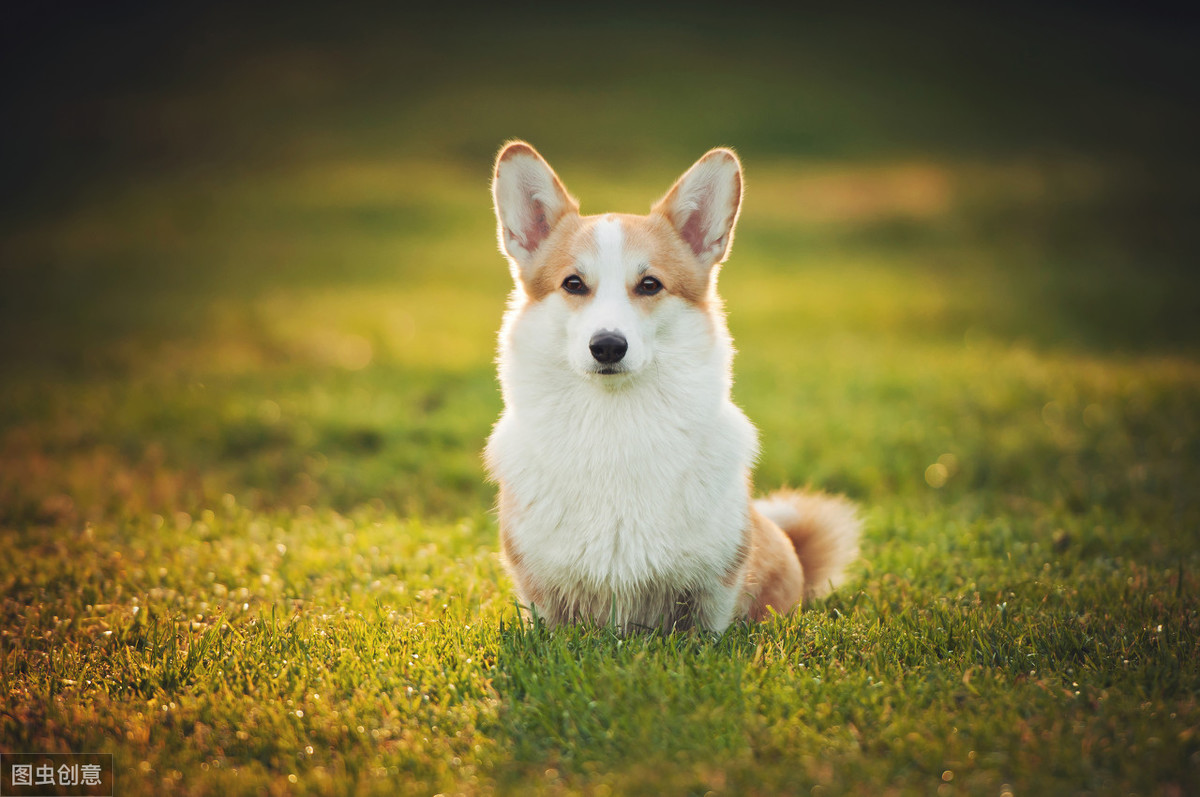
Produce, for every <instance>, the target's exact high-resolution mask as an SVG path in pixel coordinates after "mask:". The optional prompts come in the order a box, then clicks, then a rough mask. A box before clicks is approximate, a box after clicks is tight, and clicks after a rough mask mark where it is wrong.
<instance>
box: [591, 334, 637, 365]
mask: <svg viewBox="0 0 1200 797" xmlns="http://www.w3.org/2000/svg"><path fill="white" fill-rule="evenodd" d="M588 348H589V349H591V350H592V357H594V358H595V359H596V362H598V363H601V364H603V365H612V364H613V363H619V362H620V361H621V358H622V357H624V356H625V352H626V351H628V350H629V341H627V340H625V336H624V335H622V334H621V333H619V332H610V331H608V330H606V329H602V330H600V331H599V332H597V333H596V334H595V335H592V340H591V342H590V343H588Z"/></svg>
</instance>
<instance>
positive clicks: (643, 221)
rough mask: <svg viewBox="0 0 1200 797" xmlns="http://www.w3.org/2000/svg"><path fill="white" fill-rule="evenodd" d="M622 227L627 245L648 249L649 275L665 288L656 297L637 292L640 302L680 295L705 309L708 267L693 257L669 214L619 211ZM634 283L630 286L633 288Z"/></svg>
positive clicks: (635, 296)
mask: <svg viewBox="0 0 1200 797" xmlns="http://www.w3.org/2000/svg"><path fill="white" fill-rule="evenodd" d="M618 218H620V220H621V228H622V230H623V231H624V233H625V248H626V249H627V250H635V251H641V252H646V253H647V254H648V255H649V263H648V265H649V266H650V268H649V269H648V270H647V271H646V276H650V277H656V278H657V279H658V280H659V281H660V282H662V284H663V287H664V288H666V290H665V291H663V292H662V293H658V294H656V295H655V296H642V295H640V294H634V298H635V299H636V300H637V301H641V302H654V301H658V300H661V299H662V298H663V296H664V294H666V295H671V296H678V297H679V298H681V299H683V300H684V301H687V302H691V303H692V304H694V305H698V306H699V307H701V308H703V307H705V306H706V304H707V301H708V298H709V288H710V285H709V270H708V269H703V268H701V267H700V265H699V264H698V263H697V262H696V258H694V257H692V253H691V252H690V251H689V250H688V248H687V244H685V243H684V242H683V240H682V239H680V237H679V236H678V234H676V232H675V229H674V228H673V227H672V226H671V222H670V220H669V219H667V218H666V216H663V215H662V214H660V213H651V214H650V215H649V216H632V215H628V214H620V215H619V216H618ZM634 287H635V286H634V285H631V286H630V289H631V290H632V289H633V288H634Z"/></svg>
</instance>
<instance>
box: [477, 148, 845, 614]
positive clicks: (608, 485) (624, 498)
mask: <svg viewBox="0 0 1200 797" xmlns="http://www.w3.org/2000/svg"><path fill="white" fill-rule="evenodd" d="M492 198H493V201H494V204H495V211H496V219H497V234H498V236H499V240H500V249H501V251H502V252H503V254H504V255H505V256H506V257H507V259H508V263H509V267H510V270H511V272H512V276H513V282H514V283H515V287H514V289H513V292H512V295H511V298H510V302H509V305H508V310H507V312H506V313H505V316H504V322H503V325H502V327H501V330H500V335H499V353H498V358H497V363H498V370H499V377H500V384H501V389H502V393H503V398H504V411H503V414H502V415H501V417H500V419H499V421H498V422H497V423H496V425H495V428H494V429H493V431H492V434H491V437H490V438H489V440H488V443H487V449H486V452H485V460H486V465H487V469H488V473H489V476H490V478H491V479H492V480H493V481H495V482H496V483H497V484H498V485H499V488H500V489H499V499H498V502H499V521H500V542H501V553H502V558H503V560H504V562H505V566H506V567H507V569H508V571H509V573H510V574H511V575H512V578H513V581H514V582H515V585H516V589H517V592H518V596H519V599H520V601H521V603H522V604H523V605H524V606H525V607H526V608H527V609H528V611H530V612H531V613H533V614H535V615H536V616H538V617H540V618H542V619H543V620H544V621H545V622H547V623H548V624H550V625H551V626H554V625H558V624H562V623H573V622H592V623H596V624H601V625H612V626H615V627H616V628H617V629H618V630H619V631H621V632H625V631H629V630H635V629H641V628H658V629H664V630H668V631H669V630H672V629H677V628H678V629H683V628H690V627H698V628H701V629H705V630H707V631H710V632H714V633H717V634H719V633H721V632H723V631H725V629H726V628H728V627H729V625H730V624H731V623H732V622H734V621H750V620H762V619H765V618H766V617H768V616H769V615H770V613H771V611H772V610H774V611H775V612H778V613H780V614H784V613H787V612H788V611H790V610H791V609H793V608H794V607H796V606H797V605H798V604H799V603H800V602H801V600H802V599H804V598H810V597H814V596H819V595H822V594H824V593H826V592H827V591H828V590H829V589H831V588H832V586H833V585H834V584H836V583H837V582H838V581H839V580H840V578H841V576H842V573H843V570H844V568H845V567H846V565H847V564H848V563H850V562H851V561H852V560H853V559H854V557H855V556H856V555H857V552H858V536H859V528H860V524H859V520H858V518H857V516H856V511H855V507H854V505H853V504H851V503H850V502H849V501H847V500H845V499H843V498H840V497H834V496H829V495H824V494H820V493H810V492H800V491H792V490H782V491H779V492H776V493H773V494H771V495H769V496H767V497H766V498H765V499H762V500H755V499H754V498H753V497H752V495H751V488H750V469H751V466H752V465H753V463H754V461H755V459H756V458H757V456H758V435H757V432H756V430H755V428H754V426H753V425H751V423H750V421H749V420H747V418H746V416H745V415H744V414H743V413H742V411H741V410H740V409H739V408H738V407H737V406H735V405H734V403H733V401H732V400H731V399H730V387H731V384H732V376H731V370H730V369H731V363H732V358H733V344H732V341H731V339H730V336H729V331H728V329H727V327H726V324H725V316H724V311H723V308H722V305H721V300H720V298H719V297H718V296H717V291H716V285H717V271H718V268H719V266H720V264H721V263H723V262H724V261H725V259H726V257H727V256H728V254H729V249H730V244H731V243H732V241H733V229H734V225H735V223H736V222H737V217H738V211H739V209H740V207H741V199H742V168H741V163H740V162H739V161H738V158H737V156H736V155H735V154H734V153H733V152H732V151H731V150H728V149H714V150H712V151H711V152H709V153H708V154H706V155H705V156H704V157H702V158H701V159H700V160H699V161H697V162H696V163H695V164H694V165H693V166H692V167H691V168H690V169H688V171H687V172H686V173H685V174H684V175H683V176H682V177H680V178H679V180H678V182H676V183H675V185H674V187H673V188H671V190H670V191H668V192H667V194H666V196H664V197H663V198H662V199H660V200H659V201H658V202H657V203H656V204H655V205H654V206H653V208H652V209H651V211H650V214H649V215H647V216H636V215H628V214H621V213H606V214H602V215H594V216H583V215H580V213H579V203H578V202H577V201H576V200H575V199H574V198H573V197H572V196H571V195H570V194H569V193H568V192H567V190H566V188H565V187H564V186H563V183H562V181H561V180H559V178H558V176H557V175H556V174H555V173H554V170H553V169H551V168H550V166H549V164H547V163H546V161H545V160H543V159H542V157H541V155H539V154H538V152H537V151H536V150H535V149H534V148H533V147H531V146H530V145H529V144H527V143H525V142H523V141H513V142H511V143H509V144H507V145H506V146H505V147H504V148H503V149H502V150H501V151H500V153H499V155H498V156H497V158H496V164H495V171H494V176H493V181H492Z"/></svg>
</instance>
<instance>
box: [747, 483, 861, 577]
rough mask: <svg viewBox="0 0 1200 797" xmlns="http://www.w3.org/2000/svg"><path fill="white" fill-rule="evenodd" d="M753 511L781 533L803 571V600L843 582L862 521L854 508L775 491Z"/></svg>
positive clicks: (836, 500) (819, 496)
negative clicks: (787, 539)
mask: <svg viewBox="0 0 1200 797" xmlns="http://www.w3.org/2000/svg"><path fill="white" fill-rule="evenodd" d="M754 508H755V509H757V510H758V511H759V512H761V513H762V514H763V515H765V516H766V517H767V518H768V519H770V520H771V521H772V522H774V523H775V524H776V525H778V526H779V528H781V529H783V532H784V534H786V535H787V536H788V538H789V539H790V540H791V541H792V546H793V547H795V549H796V556H798V557H799V558H800V567H801V569H802V570H803V571H804V599H805V600H808V599H810V598H819V597H821V596H822V595H826V594H828V593H829V591H830V590H831V589H833V588H834V587H836V586H837V585H838V584H839V583H841V581H842V577H843V575H844V571H845V569H846V566H847V565H849V564H850V563H851V562H853V561H854V559H855V557H857V556H858V537H859V532H860V531H861V530H862V521H860V520H859V518H858V511H857V509H856V508H855V506H854V504H853V503H852V502H851V501H849V500H848V499H846V498H843V497H841V496H838V495H828V494H826V493H820V492H802V491H800V490H777V491H775V492H773V493H771V494H770V495H768V496H767V497H766V498H762V499H759V500H757V501H755V502H754Z"/></svg>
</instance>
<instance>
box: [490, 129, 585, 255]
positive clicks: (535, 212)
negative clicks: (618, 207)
mask: <svg viewBox="0 0 1200 797" xmlns="http://www.w3.org/2000/svg"><path fill="white" fill-rule="evenodd" d="M492 201H493V203H494V204H495V206H496V221H497V230H496V234H497V236H498V237H499V239H500V249H501V250H502V251H503V252H504V254H506V255H508V258H509V260H510V261H511V262H512V263H513V265H514V266H515V268H514V272H513V275H514V276H515V277H521V276H522V275H524V276H526V277H528V276H529V274H528V270H529V268H530V267H531V266H532V264H533V261H534V260H535V259H536V258H537V255H538V251H539V249H540V248H541V246H542V244H543V243H545V241H546V239H547V238H548V237H550V233H551V232H552V231H553V230H554V228H555V226H556V225H557V224H558V223H559V222H560V221H562V219H563V217H564V216H566V215H568V214H570V213H578V212H579V203H578V202H577V201H575V199H574V198H573V197H572V196H571V195H570V194H568V193H567V189H566V188H564V187H563V184H562V181H561V180H559V179H558V175H556V174H555V173H554V170H553V169H551V168H550V164H548V163H546V161H545V160H543V159H542V156H541V155H539V154H538V152H537V150H535V149H534V148H533V147H531V146H529V145H528V144H526V143H525V142H524V141H512V142H509V143H508V144H506V145H505V146H504V149H502V150H500V154H499V155H497V156H496V171H495V176H494V177H493V179H492Z"/></svg>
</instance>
